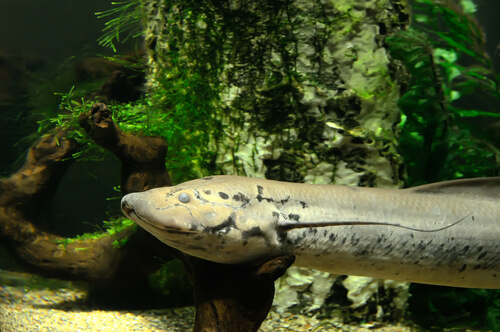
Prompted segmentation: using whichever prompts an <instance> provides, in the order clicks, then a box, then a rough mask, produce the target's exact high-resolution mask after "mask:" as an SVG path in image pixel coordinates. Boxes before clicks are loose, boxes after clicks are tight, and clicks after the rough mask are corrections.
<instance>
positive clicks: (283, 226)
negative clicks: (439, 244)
mask: <svg viewBox="0 0 500 332" xmlns="http://www.w3.org/2000/svg"><path fill="white" fill-rule="evenodd" d="M468 216H470V214H468V215H466V216H465V217H463V218H461V219H459V220H457V221H455V222H454V223H451V224H449V225H446V226H443V227H439V228H434V229H421V228H415V227H410V226H404V225H401V224H396V223H390V222H384V221H305V222H304V221H301V222H296V221H280V222H279V223H278V228H279V229H280V230H282V231H289V230H292V229H298V228H312V227H331V226H363V225H376V226H392V227H399V228H404V229H407V230H410V231H415V232H439V231H442V230H444V229H447V228H450V227H453V226H455V225H456V224H458V223H460V222H462V221H463V220H465V219H466V218H467V217H468Z"/></svg>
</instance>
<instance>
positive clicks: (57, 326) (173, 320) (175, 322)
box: [0, 285, 412, 332]
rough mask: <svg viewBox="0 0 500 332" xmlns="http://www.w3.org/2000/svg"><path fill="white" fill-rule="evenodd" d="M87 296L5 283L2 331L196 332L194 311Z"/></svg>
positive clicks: (314, 324)
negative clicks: (108, 305)
mask: <svg viewBox="0 0 500 332" xmlns="http://www.w3.org/2000/svg"><path fill="white" fill-rule="evenodd" d="M85 297H86V293H85V291H83V290H79V289H73V288H60V289H55V290H54V289H29V290H26V288H25V287H24V286H20V285H17V286H7V285H4V286H2V285H0V332H98V331H120V332H122V331H123V332H128V331H130V332H136V331H148V332H163V331H168V332H180V331H183V332H184V331H186V332H187V331H192V327H193V324H194V315H195V310H194V308H192V307H186V308H176V309H164V310H140V311H105V310H94V309H91V308H86V307H85V305H84V304H83V302H84V299H85ZM260 331H261V332H271V331H272V332H281V331H315V332H320V331H380V332H389V331H403V332H404V331H412V329H411V328H409V327H406V326H399V325H396V326H387V325H383V326H377V325H364V326H346V325H340V324H338V323H335V322H333V321H329V320H318V319H316V318H315V317H306V316H301V315H291V314H277V313H275V312H271V313H270V314H269V316H268V318H267V319H266V321H265V322H264V323H263V324H262V327H261V329H260Z"/></svg>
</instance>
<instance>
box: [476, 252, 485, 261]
mask: <svg viewBox="0 0 500 332" xmlns="http://www.w3.org/2000/svg"><path fill="white" fill-rule="evenodd" d="M484 256H486V251H483V252H482V253H481V254H480V255H479V256H477V259H481V258H484Z"/></svg>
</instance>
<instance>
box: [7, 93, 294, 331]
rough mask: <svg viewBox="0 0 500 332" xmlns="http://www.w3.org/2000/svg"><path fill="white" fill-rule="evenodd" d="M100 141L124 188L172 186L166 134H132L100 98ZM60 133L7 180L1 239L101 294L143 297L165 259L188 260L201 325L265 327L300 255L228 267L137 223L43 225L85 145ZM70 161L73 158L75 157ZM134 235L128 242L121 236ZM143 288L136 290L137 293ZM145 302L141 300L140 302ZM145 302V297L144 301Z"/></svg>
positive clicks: (83, 119) (32, 261)
mask: <svg viewBox="0 0 500 332" xmlns="http://www.w3.org/2000/svg"><path fill="white" fill-rule="evenodd" d="M79 122H80V124H81V125H82V127H83V128H84V129H85V130H86V131H87V132H88V134H89V135H90V137H91V138H92V139H93V140H94V141H95V142H96V143H97V144H98V145H100V146H102V147H104V148H105V149H108V150H109V151H111V152H113V153H114V154H115V155H116V156H117V157H118V158H119V159H120V160H121V162H122V192H123V193H124V194H125V193H129V192H134V191H143V190H148V189H152V188H156V187H161V186H168V185H171V183H170V178H169V176H168V172H167V170H166V168H165V154H166V151H167V146H166V144H165V142H164V141H163V140H162V139H160V138H155V137H139V136H134V135H130V134H127V133H124V132H123V131H122V130H121V129H120V128H118V127H117V126H116V125H115V124H114V123H113V121H112V118H111V112H110V111H109V109H108V108H107V106H106V105H104V104H101V103H97V104H95V105H94V106H93V107H92V108H91V109H90V110H89V111H88V112H86V113H83V114H82V115H81V116H80V117H79ZM65 134H66V133H65V132H64V131H56V132H54V133H53V134H52V135H48V136H45V137H43V138H42V139H40V140H39V141H38V142H37V143H36V144H35V145H34V146H33V147H32V148H31V149H30V151H29V153H28V157H27V159H26V162H25V164H24V165H23V167H22V168H21V169H20V170H19V171H18V172H16V173H15V174H13V175H12V176H11V177H10V178H8V179H3V180H0V208H1V209H0V226H1V228H0V229H1V231H0V239H1V241H2V243H5V244H6V246H7V248H8V249H10V250H11V251H12V252H13V253H14V254H15V255H16V256H17V257H18V258H19V259H20V260H21V261H22V262H24V263H25V265H27V266H28V267H29V268H30V269H31V270H32V271H34V272H36V273H39V274H42V275H45V276H51V277H58V278H64V279H70V280H85V281H89V282H91V283H92V284H93V285H94V287H96V288H97V290H98V291H96V293H97V294H101V295H102V294H105V296H106V295H107V296H109V291H111V292H113V291H114V292H115V293H114V295H113V296H114V297H115V298H116V296H117V295H123V296H121V297H120V300H122V301H125V300H126V299H128V300H129V301H126V303H128V304H130V303H138V302H137V298H140V297H141V295H142V300H144V301H147V299H148V297H147V296H145V294H148V290H147V289H148V286H147V281H146V278H147V276H148V275H149V274H150V273H151V272H153V271H154V270H156V269H157V268H158V267H159V265H160V260H158V259H157V258H156V257H161V258H162V259H163V261H165V260H168V259H169V258H170V257H172V256H174V257H177V258H180V259H181V260H182V262H183V263H184V265H185V266H186V269H187V271H188V274H189V276H190V278H191V281H192V283H193V288H194V300H195V305H196V319H195V327H194V330H195V331H242V332H243V331H257V329H258V328H259V326H260V325H261V323H262V321H263V320H264V319H265V317H266V315H267V313H268V311H269V309H270V307H271V304H272V300H273V297H274V281H275V280H276V279H277V278H279V277H280V276H281V275H283V273H285V271H286V269H287V268H288V267H289V266H290V265H291V264H292V263H293V261H294V257H293V256H287V257H278V258H276V259H272V260H270V261H269V262H266V263H264V264H262V265H260V266H239V265H223V264H216V263H212V262H208V261H205V260H201V259H198V258H194V257H190V256H187V255H184V254H182V253H180V252H178V251H177V250H174V249H172V248H169V247H168V246H166V245H164V244H162V243H161V242H159V241H158V240H157V239H156V238H154V237H153V236H152V235H150V234H149V233H146V232H145V231H143V230H142V229H138V228H137V227H136V226H134V227H129V228H127V229H125V230H123V231H121V232H117V233H116V234H114V235H111V236H110V235H106V236H102V237H97V238H94V239H86V240H76V241H74V242H64V240H65V239H64V238H61V237H59V236H57V235H55V234H51V233H49V232H46V231H44V230H43V229H42V228H41V227H38V226H37V221H38V216H39V214H40V210H41V207H42V206H43V205H44V204H45V203H46V202H47V200H48V199H49V198H50V197H51V196H52V194H53V192H54V190H55V188H56V187H57V184H58V182H59V180H60V178H61V177H62V175H63V174H64V171H65V170H66V169H67V168H68V166H69V164H70V160H69V158H70V156H71V155H72V154H73V153H74V152H76V151H77V149H78V145H77V144H76V143H75V142H74V141H72V140H70V139H67V138H66V136H65ZM67 159H68V160H67ZM124 238H127V239H128V242H127V244H126V245H125V246H124V247H122V248H114V247H113V245H112V243H113V242H114V241H115V240H121V239H124ZM134 291H135V293H134ZM139 303H140V301H139ZM142 303H143V302H142Z"/></svg>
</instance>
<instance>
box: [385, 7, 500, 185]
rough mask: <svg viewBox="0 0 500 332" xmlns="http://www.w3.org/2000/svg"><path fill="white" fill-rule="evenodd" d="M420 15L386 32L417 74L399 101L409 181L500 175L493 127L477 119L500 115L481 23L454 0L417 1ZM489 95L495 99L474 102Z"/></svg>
mask: <svg viewBox="0 0 500 332" xmlns="http://www.w3.org/2000/svg"><path fill="white" fill-rule="evenodd" d="M414 22H415V23H414V25H413V26H412V28H411V29H410V30H409V31H401V32H399V33H398V34H397V35H396V36H394V37H391V38H388V39H387V42H388V44H389V46H390V47H389V48H390V51H391V54H392V55H393V57H395V58H396V59H399V60H401V61H402V62H403V64H404V65H405V66H406V67H407V69H408V71H409V73H410V75H411V79H410V82H409V85H408V89H407V92H406V93H405V94H404V95H403V96H402V97H401V99H400V100H399V106H400V107H401V109H402V112H403V116H402V122H401V125H400V127H401V137H400V143H401V144H400V148H401V153H402V155H403V157H404V158H405V163H406V166H407V171H408V182H409V183H410V185H412V186H413V185H416V184H419V183H424V182H435V181H440V180H444V179H451V178H460V177H475V176H485V175H489V176H494V175H496V174H498V173H499V172H500V163H499V162H500V151H499V149H498V147H497V146H495V145H494V144H492V143H490V142H492V138H493V137H494V132H493V128H491V127H490V128H488V127H487V126H484V125H483V124H485V122H482V123H478V121H480V120H481V119H487V118H498V117H500V112H499V110H498V109H495V107H496V105H498V102H499V101H500V94H499V90H498V81H499V76H498V75H496V74H495V73H494V72H493V69H492V65H491V61H490V60H489V58H488V56H487V55H486V54H485V53H484V51H483V46H484V36H483V34H482V32H481V29H480V28H479V26H478V25H477V23H476V22H475V21H474V20H473V19H472V18H471V17H470V16H469V15H467V14H465V13H464V12H463V10H461V7H459V6H458V5H456V4H454V2H452V1H432V0H415V1H414ZM463 63H465V64H463ZM485 97H488V98H490V104H486V105H481V104H480V103H477V102H471V100H472V99H477V98H482V99H484V98H485ZM492 105H493V106H492ZM483 121H484V120H483ZM486 121H487V120H486ZM444 165H446V167H444Z"/></svg>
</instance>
